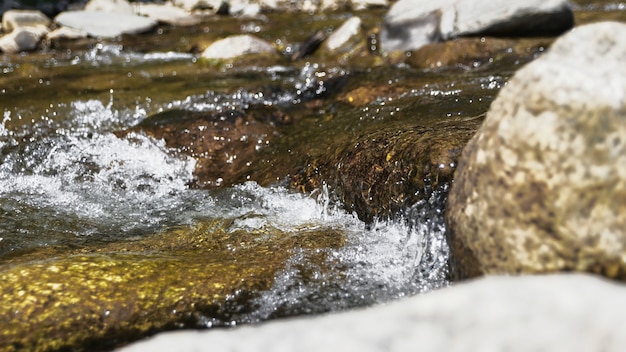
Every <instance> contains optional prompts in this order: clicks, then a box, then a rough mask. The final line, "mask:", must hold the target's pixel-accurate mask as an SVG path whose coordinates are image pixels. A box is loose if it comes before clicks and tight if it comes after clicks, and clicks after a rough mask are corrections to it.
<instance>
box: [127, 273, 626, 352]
mask: <svg viewBox="0 0 626 352" xmlns="http://www.w3.org/2000/svg"><path fill="white" fill-rule="evenodd" d="M624 314H626V288H624V286H623V285H618V284H615V283H610V282H606V281H604V280H602V279H599V278H597V277H593V276H589V275H581V274H578V275H548V276H527V277H489V278H483V279H480V280H477V281H472V282H470V283H464V284H460V285H457V286H454V287H450V288H445V289H442V290H439V291H436V292H432V293H429V294H427V295H425V296H416V297H412V298H409V299H405V300H401V301H399V302H395V303H392V304H388V305H381V306H377V307H372V308H367V309H362V310H358V311H352V312H345V313H339V314H330V315H326V316H322V317H314V318H311V317H308V318H299V319H291V320H283V321H274V322H268V323H264V324H261V325H258V326H247V327H241V328H236V329H231V330H223V329H222V330H212V331H186V332H174V333H164V334H161V335H158V336H156V337H155V338H152V339H150V340H147V341H144V342H139V343H136V344H134V345H131V346H129V347H127V348H123V349H121V350H120V351H124V352H134V351H137V352H151V351H155V352H156V351H179V352H191V351H195V352H204V351H206V352H208V351H231V352H237V351H246V352H261V351H268V352H269V351H304V352H306V351H315V352H319V351H362V352H375V351H380V352H382V351H437V352H444V351H445V352H451V351H511V352H514V351H520V352H521V351H551V352H561V351H562V352H583V351H607V352H608V351H615V352H617V351H623V350H624V348H625V347H626V335H625V334H624V333H623V316H624Z"/></svg>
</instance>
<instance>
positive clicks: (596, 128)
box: [447, 22, 626, 280]
mask: <svg viewBox="0 0 626 352" xmlns="http://www.w3.org/2000/svg"><path fill="white" fill-rule="evenodd" d="M625 38H626V25H625V24H621V23H616V22H604V23H598V24H592V25H586V26H581V27H578V28H576V29H575V30H574V31H572V32H571V33H568V34H567V35H565V36H563V37H562V38H560V39H558V40H557V41H556V42H555V43H554V45H553V46H552V47H551V49H550V50H549V51H548V53H547V54H545V55H543V56H542V57H540V58H539V59H538V60H536V61H534V62H532V63H531V64H529V65H527V66H526V67H524V68H522V69H521V70H519V71H518V72H516V74H515V75H514V77H513V78H512V79H511V80H510V81H509V82H508V85H507V86H506V87H504V88H503V89H502V90H501V91H500V93H499V96H498V97H497V99H496V100H495V101H494V103H493V104H492V106H491V108H490V110H489V112H488V113H487V117H486V119H485V122H484V123H483V125H482V127H481V128H480V130H479V132H478V133H477V134H476V136H475V137H474V138H473V139H472V140H471V141H470V142H469V144H468V145H467V146H466V148H465V149H464V151H463V155H462V157H461V160H460V162H459V166H458V169H457V171H456V174H455V182H454V185H453V187H452V190H451V192H450V197H449V200H448V215H447V222H448V230H449V243H450V246H451V251H452V254H451V255H452V259H451V260H452V271H453V272H454V274H455V276H456V277H457V278H466V277H472V276H477V275H482V274H497V273H518V272H524V273H542V272H553V271H563V270H565V271H572V270H576V271H591V272H595V273H602V274H604V275H606V276H608V277H613V278H619V279H622V280H624V279H626V66H625V65H624V62H626V39H625Z"/></svg>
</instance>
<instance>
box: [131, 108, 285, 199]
mask: <svg viewBox="0 0 626 352" xmlns="http://www.w3.org/2000/svg"><path fill="white" fill-rule="evenodd" d="M289 121H290V117H289V116H287V115H286V114H284V113H282V112H280V111H278V110H275V109H272V108H269V107H267V108H266V107H254V108H252V109H250V111H248V112H241V111H237V110H227V111H223V112H218V113H210V112H193V111H184V110H171V111H166V112H163V113H159V114H157V115H153V116H151V117H148V118H147V119H146V120H144V121H142V122H141V123H140V124H138V125H137V126H135V127H134V128H132V129H131V130H130V131H141V132H143V133H146V134H147V135H149V136H151V137H154V138H156V139H163V140H165V143H166V145H167V146H168V147H170V148H174V149H176V150H178V151H179V152H180V153H182V154H185V155H189V156H191V157H194V158H196V159H197V163H196V169H195V173H194V175H195V177H196V183H197V185H198V186H200V187H230V186H231V185H233V184H234V183H236V182H237V181H245V180H242V175H241V172H242V170H244V169H246V167H247V166H249V165H250V164H251V163H253V162H254V161H255V160H256V155H257V152H258V151H259V150H261V149H262V148H264V147H266V146H267V145H268V144H270V143H271V142H272V140H274V139H275V138H276V137H277V135H278V133H279V132H278V130H277V129H276V125H281V124H285V123H289ZM128 132H129V131H125V132H120V135H123V134H126V133H128Z"/></svg>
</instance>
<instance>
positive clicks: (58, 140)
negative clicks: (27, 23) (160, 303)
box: [0, 45, 495, 326]
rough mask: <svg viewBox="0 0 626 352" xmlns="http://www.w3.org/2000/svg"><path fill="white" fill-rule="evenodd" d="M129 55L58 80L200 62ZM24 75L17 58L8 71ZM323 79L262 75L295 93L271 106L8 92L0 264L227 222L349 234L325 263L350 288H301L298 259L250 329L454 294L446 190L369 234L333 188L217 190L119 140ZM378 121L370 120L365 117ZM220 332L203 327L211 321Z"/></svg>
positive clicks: (203, 98) (314, 284) (307, 74)
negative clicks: (171, 112)
mask: <svg viewBox="0 0 626 352" xmlns="http://www.w3.org/2000/svg"><path fill="white" fill-rule="evenodd" d="M120 49H121V48H120V47H119V46H117V45H104V46H103V45H96V46H95V47H94V48H93V49H92V50H90V51H87V52H86V53H84V54H83V55H82V56H81V57H69V58H67V59H66V60H65V61H61V60H58V61H55V62H54V63H53V64H51V66H50V67H49V70H50V71H52V72H54V71H55V70H59V71H61V70H65V69H66V68H67V67H70V66H75V70H76V71H81V70H86V69H87V68H90V67H91V68H95V69H102V70H104V71H106V70H110V71H113V70H117V71H126V70H128V69H129V67H130V69H131V70H132V69H137V68H138V67H139V69H138V70H143V69H145V67H146V66H147V67H156V66H158V65H162V66H164V67H167V66H168V65H170V64H171V63H172V62H177V63H179V64H180V63H181V62H185V63H192V62H194V61H195V58H194V57H193V56H192V55H188V54H174V53H151V54H140V53H134V52H125V51H122V50H120ZM16 67H17V65H15V64H13V63H11V62H7V63H5V66H4V70H5V72H10V71H12V70H15V69H16ZM18 68H19V67H18ZM316 69H319V67H317V66H315V65H305V67H304V68H302V69H292V68H288V67H282V66H276V67H273V68H270V69H269V70H268V72H265V73H263V75H265V76H266V77H262V78H264V79H266V80H269V81H276V80H280V81H281V84H285V85H288V86H291V87H293V89H292V90H291V91H284V92H281V93H280V94H276V95H275V96H273V97H269V98H268V97H265V96H263V93H259V92H256V91H247V90H245V89H239V90H236V91H235V93H221V92H219V91H215V90H209V91H204V92H201V93H199V94H192V95H184V94H183V95H176V94H175V92H173V93H172V94H171V95H170V96H171V98H172V99H171V100H170V101H167V100H165V99H162V98H160V99H161V101H160V102H158V103H155V102H154V101H152V99H151V97H150V96H145V97H141V101H140V102H138V103H135V104H130V105H128V104H127V103H126V101H128V95H129V94H133V93H134V92H132V91H128V92H126V91H125V92H118V90H116V89H110V90H108V91H106V90H105V91H103V92H95V93H93V95H94V96H95V97H96V98H94V99H81V98H73V97H72V98H70V100H69V101H66V100H63V99H64V98H65V97H64V98H63V99H61V100H62V102H56V101H54V100H50V101H46V102H41V101H33V104H32V105H30V106H29V104H21V105H16V106H13V105H11V101H10V99H7V98H6V96H7V95H8V94H6V90H5V98H2V96H1V95H0V99H1V100H2V104H3V106H2V110H3V111H2V114H3V120H2V123H1V124H0V151H1V152H0V260H2V258H14V257H20V256H28V253H29V252H32V251H35V250H36V249H37V248H41V247H48V246H56V247H58V246H61V247H63V246H65V247H67V248H77V247H88V246H90V245H92V244H94V243H104V242H115V241H119V240H124V239H129V238H138V237H142V236H149V235H151V234H154V233H158V232H159V231H164V230H165V229H168V228H175V227H177V226H189V225H194V224H196V223H198V222H201V221H203V220H206V219H226V220H228V222H229V224H230V225H229V228H228V230H229V231H237V230H249V231H254V230H259V229H265V228H270V229H275V230H278V231H281V232H284V233H289V232H303V231H309V230H312V229H316V230H319V229H328V230H337V231H341V233H343V234H344V236H345V238H346V243H345V245H344V246H343V247H341V248H339V249H336V250H333V251H332V252H330V253H329V256H328V261H329V263H331V262H332V263H339V264H334V265H340V266H341V268H342V273H341V282H340V283H338V282H337V279H336V278H335V279H333V278H332V277H329V275H330V276H332V275H334V274H332V273H330V274H329V273H322V272H321V271H317V272H316V273H315V274H313V275H308V276H307V280H305V281H303V280H302V276H301V274H299V272H301V271H302V268H301V265H302V262H301V260H302V254H301V253H298V252H296V254H294V255H293V256H292V258H291V259H290V260H289V261H288V263H287V267H286V268H285V269H284V270H283V271H282V272H281V273H279V274H278V275H277V277H276V279H275V283H274V286H273V288H272V289H271V290H270V291H267V292H263V293H262V295H261V296H260V297H259V298H258V299H257V301H256V306H257V309H256V310H255V311H254V312H252V313H251V314H249V315H248V316H247V317H245V318H244V320H246V321H257V320H262V319H266V318H268V317H271V316H275V315H281V314H282V315H289V314H295V313H307V312H320V311H327V310H337V309H343V308H348V307H352V306H357V305H363V304H371V303H374V302H381V301H386V300H389V299H394V298H398V297H402V296H405V295H411V294H415V293H420V292H426V291H429V290H432V289H435V288H439V287H442V286H446V285H447V284H448V282H447V279H446V261H447V245H446V244H445V240H444V224H443V219H442V208H443V194H440V193H438V192H434V193H433V194H432V196H431V197H430V199H429V200H428V201H423V202H420V203H418V204H415V205H413V207H412V208H411V209H409V210H410V211H407V214H410V218H406V217H399V218H396V219H394V220H387V221H377V222H375V223H373V224H369V223H368V224H366V223H364V222H363V221H361V220H359V219H358V218H357V216H356V215H355V214H352V213H349V212H347V211H345V210H343V209H342V207H341V205H338V204H334V203H333V202H331V201H330V199H331V197H330V196H329V195H328V192H332V190H328V189H327V188H325V189H324V190H323V192H319V193H317V194H316V195H313V196H309V195H304V194H300V193H296V192H294V191H291V190H288V189H286V188H284V187H282V186H273V187H261V186H259V185H258V184H256V183H255V182H253V181H251V182H247V183H243V184H240V185H236V186H234V187H231V188H227V189H221V190H219V191H211V190H203V189H194V188H192V187H190V186H189V184H190V183H191V181H192V179H193V175H192V172H193V170H194V166H195V163H196V161H195V160H194V159H192V158H189V157H185V156H181V155H180V154H179V153H177V152H176V151H174V150H170V149H168V148H167V147H166V146H165V144H164V142H163V141H162V140H155V139H152V138H149V137H147V136H145V135H142V134H140V133H131V134H129V135H127V136H125V137H117V136H116V134H114V132H115V131H118V130H120V129H124V128H126V127H129V126H132V125H134V124H136V123H137V122H139V121H141V120H142V119H144V118H145V117H146V116H147V115H148V114H149V112H155V111H161V110H168V109H172V108H177V109H187V110H194V111H215V110H221V109H228V108H232V107H237V106H239V107H240V106H245V105H246V104H250V103H257V102H259V101H263V102H264V103H265V104H283V103H284V102H288V104H294V103H297V102H299V99H301V98H302V96H303V95H305V94H312V95H315V94H318V93H320V92H317V93H316V91H318V90H319V87H321V85H320V83H319V82H321V80H319V81H318V80H317V79H316V76H320V74H319V71H318V70H316ZM256 70H257V69H254V68H253V69H251V70H250V72H249V73H250V77H251V82H252V83H254V82H253V80H255V79H258V77H259V76H260V74H259V73H258V72H255V71H256ZM331 70H333V69H331ZM340 74H341V73H340ZM131 75H132V74H131ZM242 77H243V75H240V77H239V78H238V82H239V81H242V80H243V79H244V78H242ZM51 79H54V78H51ZM32 80H37V84H40V85H45V84H46V83H40V82H39V80H41V79H38V78H32V77H29V79H25V80H24V81H25V82H27V83H29V82H30V81H32ZM64 83H67V84H69V83H70V82H64ZM494 84H495V83H494ZM36 89H38V87H36ZM50 89H52V88H50ZM89 94H90V93H87V95H89ZM419 94H426V95H438V94H444V95H445V94H451V95H454V94H456V93H455V90H454V89H453V90H450V91H449V92H442V91H441V90H438V89H436V90H432V91H430V90H429V91H428V92H421V93H419ZM98 97H99V98H98ZM132 98H135V97H132ZM132 98H131V99H132ZM118 99H119V100H122V101H123V102H122V103H121V104H120V103H118V102H117V100H118ZM24 100H26V101H27V99H24ZM370 114H371V112H368V111H366V112H365V113H364V114H363V116H364V118H367V117H368V115H370ZM309 269H312V270H314V271H315V268H309ZM329 282H330V284H328V283H329ZM277 310H279V313H276V311H277ZM281 312H282V313H281ZM213 323H214V322H212V321H211V319H210V317H207V320H206V325H207V326H211V325H212V324H213Z"/></svg>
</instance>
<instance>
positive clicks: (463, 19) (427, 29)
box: [380, 0, 574, 52]
mask: <svg viewBox="0 0 626 352" xmlns="http://www.w3.org/2000/svg"><path fill="white" fill-rule="evenodd" d="M573 24H574V16H573V13H572V10H571V9H570V7H569V4H568V3H567V1H564V0H548V1H546V0H533V1H528V0H516V1H511V0H501V1H471V0H446V1H436V2H433V1H423V0H420V1H415V0H401V1H398V2H397V3H395V4H394V5H393V6H392V7H391V9H390V10H389V12H388V13H387V15H386V16H385V20H384V23H383V26H382V29H381V34H380V40H381V48H382V50H383V51H385V52H394V51H410V50H416V49H419V48H420V47H422V46H424V45H427V44H431V43H436V42H439V41H443V40H449V39H452V38H457V37H463V36H482V35H500V36H525V35H554V34H559V33H562V32H564V31H566V30H568V29H570V28H571V27H572V26H573Z"/></svg>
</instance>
